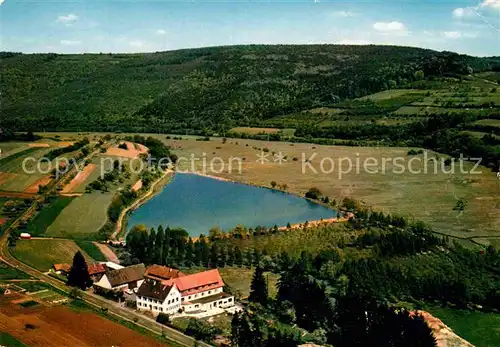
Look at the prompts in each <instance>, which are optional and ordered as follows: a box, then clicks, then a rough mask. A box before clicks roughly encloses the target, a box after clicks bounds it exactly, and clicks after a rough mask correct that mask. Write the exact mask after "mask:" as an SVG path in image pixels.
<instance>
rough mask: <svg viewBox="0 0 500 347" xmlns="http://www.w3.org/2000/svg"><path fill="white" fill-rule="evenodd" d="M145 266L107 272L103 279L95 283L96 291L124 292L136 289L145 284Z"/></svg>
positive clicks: (139, 265)
mask: <svg viewBox="0 0 500 347" xmlns="http://www.w3.org/2000/svg"><path fill="white" fill-rule="evenodd" d="M145 271H146V268H145V266H144V264H137V265H132V266H127V267H124V268H121V269H117V270H111V271H107V272H106V273H105V274H104V275H103V276H102V277H101V279H100V280H99V281H98V282H96V283H94V286H95V287H96V289H105V290H112V291H115V292H117V291H122V290H125V289H135V288H137V287H140V285H141V284H142V282H144V272H145Z"/></svg>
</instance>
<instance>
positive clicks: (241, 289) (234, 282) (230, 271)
mask: <svg viewBox="0 0 500 347" xmlns="http://www.w3.org/2000/svg"><path fill="white" fill-rule="evenodd" d="M206 270H207V269H205V268H190V269H183V270H182V271H184V272H185V273H196V272H201V271H206ZM254 271H255V269H254V268H252V269H248V268H244V267H241V268H239V267H221V268H219V272H220V274H221V276H222V279H223V280H224V283H225V284H226V285H227V286H229V287H230V288H231V290H232V292H233V294H235V296H237V297H246V296H248V295H249V294H250V283H251V282H252V276H253V273H254ZM264 275H265V276H266V278H267V279H268V281H269V283H268V289H269V296H270V297H273V298H274V297H275V296H276V293H277V291H278V289H277V286H276V284H277V283H278V278H279V276H278V275H276V274H273V273H271V272H266V273H264Z"/></svg>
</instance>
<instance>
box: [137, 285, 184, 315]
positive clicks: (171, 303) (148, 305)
mask: <svg viewBox="0 0 500 347" xmlns="http://www.w3.org/2000/svg"><path fill="white" fill-rule="evenodd" d="M136 304H137V309H139V310H150V311H153V312H156V313H160V312H163V313H167V314H174V313H177V311H178V310H179V309H180V308H181V294H180V293H179V290H177V287H176V286H174V287H173V288H172V289H171V290H170V292H169V293H168V296H167V297H166V298H165V300H164V301H163V302H160V301H159V300H155V299H152V298H147V297H141V296H139V295H137V299H136Z"/></svg>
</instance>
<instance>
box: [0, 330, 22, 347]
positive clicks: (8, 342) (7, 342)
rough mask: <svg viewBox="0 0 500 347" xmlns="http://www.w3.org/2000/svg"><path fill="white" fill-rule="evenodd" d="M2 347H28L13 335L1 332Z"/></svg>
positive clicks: (0, 342)
mask: <svg viewBox="0 0 500 347" xmlns="http://www.w3.org/2000/svg"><path fill="white" fill-rule="evenodd" d="M0 346H9V347H24V346H26V345H25V344H24V343H22V342H21V341H19V340H18V339H16V338H15V337H14V336H12V335H11V334H9V333H6V332H3V331H0Z"/></svg>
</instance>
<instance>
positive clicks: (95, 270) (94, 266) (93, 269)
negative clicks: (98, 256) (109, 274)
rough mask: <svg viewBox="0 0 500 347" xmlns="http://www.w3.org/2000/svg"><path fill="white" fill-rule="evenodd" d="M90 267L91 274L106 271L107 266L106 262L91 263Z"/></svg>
mask: <svg viewBox="0 0 500 347" xmlns="http://www.w3.org/2000/svg"><path fill="white" fill-rule="evenodd" d="M88 268H89V275H90V276H94V275H98V274H103V273H105V272H106V266H105V265H104V264H90V265H89V266H88Z"/></svg>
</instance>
